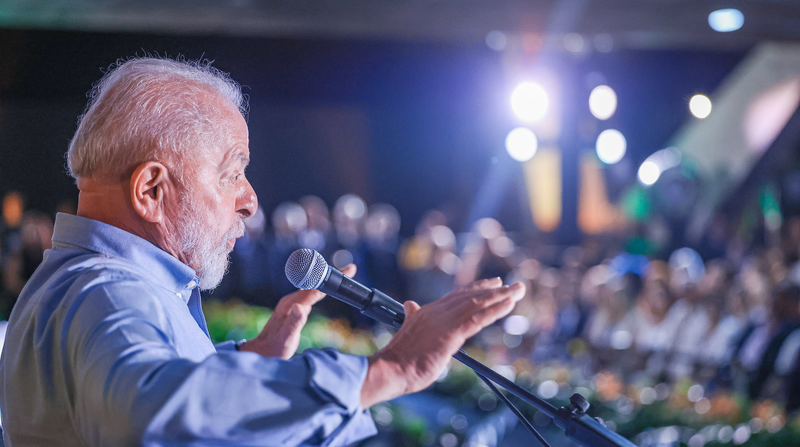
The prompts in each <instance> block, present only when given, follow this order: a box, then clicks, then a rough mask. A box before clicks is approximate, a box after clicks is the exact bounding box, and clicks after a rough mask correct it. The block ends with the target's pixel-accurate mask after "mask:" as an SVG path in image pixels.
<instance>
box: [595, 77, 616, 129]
mask: <svg viewBox="0 0 800 447" xmlns="http://www.w3.org/2000/svg"><path fill="white" fill-rule="evenodd" d="M589 110H590V111H591V112H592V115H594V117H595V118H597V119H599V120H607V119H609V118H611V117H612V116H613V115H614V112H616V111H617V94H616V93H615V92H614V89H613V88H611V87H609V86H607V85H598V86H597V87H595V88H594V89H593V90H592V93H590V94H589Z"/></svg>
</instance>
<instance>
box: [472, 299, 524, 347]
mask: <svg viewBox="0 0 800 447" xmlns="http://www.w3.org/2000/svg"><path fill="white" fill-rule="evenodd" d="M515 304H517V301H516V300H515V299H514V296H513V295H511V296H506V297H505V299H503V300H500V301H498V302H496V303H494V304H492V305H491V306H488V307H485V308H483V309H480V310H478V311H476V312H474V313H473V314H472V315H471V316H470V318H469V320H468V322H467V323H466V327H464V329H465V332H466V334H465V338H469V337H472V336H473V335H475V334H477V333H478V331H480V330H481V329H483V328H485V327H486V326H488V325H490V324H492V323H494V322H495V321H497V320H499V319H500V318H503V317H504V316H506V315H508V314H509V313H510V312H511V311H512V310H513V309H514V305H515Z"/></svg>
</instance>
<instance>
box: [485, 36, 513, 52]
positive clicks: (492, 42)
mask: <svg viewBox="0 0 800 447" xmlns="http://www.w3.org/2000/svg"><path fill="white" fill-rule="evenodd" d="M507 44H508V38H507V37H506V35H505V33H503V32H502V31H490V32H489V34H487V35H486V46H487V47H489V48H491V49H493V50H494V51H503V50H504V49H505V48H506V45H507Z"/></svg>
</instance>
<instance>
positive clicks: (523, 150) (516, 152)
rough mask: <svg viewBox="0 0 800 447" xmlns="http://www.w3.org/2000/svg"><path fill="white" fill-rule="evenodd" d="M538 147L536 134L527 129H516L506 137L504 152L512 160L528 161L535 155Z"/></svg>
mask: <svg viewBox="0 0 800 447" xmlns="http://www.w3.org/2000/svg"><path fill="white" fill-rule="evenodd" d="M538 147H539V141H538V140H537V139H536V134H534V133H533V131H532V130H530V129H528V128H527V127H517V128H516V129H514V130H512V131H511V132H509V133H508V135H507V136H506V150H507V151H508V155H510V156H511V158H513V159H514V160H517V161H528V160H530V159H531V158H533V156H534V155H535V154H536V149H538Z"/></svg>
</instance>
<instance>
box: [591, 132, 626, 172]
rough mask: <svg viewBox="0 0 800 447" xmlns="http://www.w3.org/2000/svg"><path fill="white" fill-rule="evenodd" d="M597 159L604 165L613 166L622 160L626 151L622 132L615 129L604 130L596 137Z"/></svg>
mask: <svg viewBox="0 0 800 447" xmlns="http://www.w3.org/2000/svg"><path fill="white" fill-rule="evenodd" d="M595 148H596V149H597V157H599V158H600V161H602V162H603V163H605V164H609V165H613V164H614V163H616V162H618V161H620V160H622V157H624V156H625V149H627V142H626V141H625V136H624V135H622V132H620V131H618V130H616V129H606V130H604V131H602V132H600V135H598V136H597V144H596V145H595Z"/></svg>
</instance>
